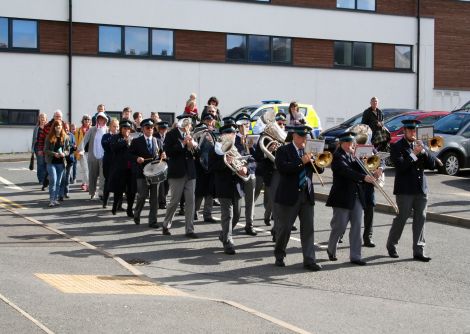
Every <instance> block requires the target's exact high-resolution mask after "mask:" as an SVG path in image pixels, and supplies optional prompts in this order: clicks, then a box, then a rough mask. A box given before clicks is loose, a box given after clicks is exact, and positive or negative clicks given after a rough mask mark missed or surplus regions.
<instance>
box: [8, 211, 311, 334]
mask: <svg viewBox="0 0 470 334" xmlns="http://www.w3.org/2000/svg"><path fill="white" fill-rule="evenodd" d="M5 209H6V210H7V211H10V212H11V213H13V214H16V215H18V216H20V217H22V218H24V219H26V220H29V221H30V222H32V223H34V224H36V225H39V226H42V227H44V228H45V229H48V230H50V231H52V232H54V233H57V234H59V235H61V236H62V237H64V238H67V239H70V240H73V241H75V242H77V243H79V244H80V245H82V246H84V247H86V248H88V249H92V250H94V251H96V252H98V253H101V254H103V255H104V256H107V257H109V258H111V259H113V260H115V261H116V262H118V263H119V264H120V265H121V266H123V267H124V268H126V269H127V270H129V271H130V272H131V273H133V274H134V275H135V276H137V277H139V278H140V279H144V280H149V281H150V282H153V281H154V280H153V279H152V278H150V277H148V276H147V275H145V274H144V273H142V272H141V271H139V270H138V269H136V268H134V266H133V265H131V264H129V263H127V262H126V261H124V260H123V259H122V258H120V257H119V256H117V255H114V254H112V253H110V252H108V251H106V250H104V249H102V248H99V247H96V246H94V245H92V244H90V243H88V242H86V241H82V240H80V239H79V238H77V237H72V236H71V235H69V234H67V233H65V232H62V231H61V230H58V229H56V228H54V227H52V226H49V225H48V224H46V223H43V222H41V221H39V220H36V219H34V218H31V217H28V216H25V215H23V214H21V213H19V212H18V211H16V210H13V209H10V208H5ZM160 284H161V283H160ZM162 285H163V286H165V288H167V289H175V288H173V287H171V286H168V285H165V284H162ZM175 290H176V291H178V292H179V293H183V294H184V292H183V291H181V290H178V289H175ZM0 297H1V295H0ZM187 297H190V298H195V299H205V300H210V301H214V302H219V303H220V302H221V303H224V304H227V305H230V306H232V307H235V308H237V309H239V310H242V311H244V312H247V313H250V314H252V315H254V316H257V317H259V318H261V319H264V320H267V321H269V322H271V323H273V324H276V325H278V326H280V327H282V328H285V329H287V330H290V331H292V332H295V333H299V334H310V332H308V331H306V330H304V329H302V328H299V327H296V326H294V325H292V324H289V323H287V322H285V321H282V320H280V319H277V318H274V317H272V316H270V315H268V314H265V313H262V312H260V311H257V310H255V309H252V308H249V307H247V306H244V305H242V304H239V303H237V302H234V301H231V300H225V299H217V298H206V297H202V296H197V295H191V294H188V295H187ZM33 322H34V321H33ZM37 325H38V326H39V324H37ZM43 330H44V329H43ZM46 330H47V328H46ZM46 333H48V334H54V333H53V332H51V331H49V332H46Z"/></svg>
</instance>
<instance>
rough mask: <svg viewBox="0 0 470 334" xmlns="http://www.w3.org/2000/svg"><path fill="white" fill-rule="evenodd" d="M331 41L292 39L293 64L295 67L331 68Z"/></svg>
mask: <svg viewBox="0 0 470 334" xmlns="http://www.w3.org/2000/svg"><path fill="white" fill-rule="evenodd" d="M333 43H334V42H333V41H330V40H319V39H307V38H294V39H293V53H294V59H293V64H294V65H297V66H312V67H333Z"/></svg>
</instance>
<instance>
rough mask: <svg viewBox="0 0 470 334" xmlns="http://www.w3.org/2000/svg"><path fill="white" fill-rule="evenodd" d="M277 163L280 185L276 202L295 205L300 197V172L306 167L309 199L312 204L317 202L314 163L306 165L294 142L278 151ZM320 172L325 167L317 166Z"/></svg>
mask: <svg viewBox="0 0 470 334" xmlns="http://www.w3.org/2000/svg"><path fill="white" fill-rule="evenodd" d="M275 164H276V167H277V169H278V170H279V175H280V178H279V185H278V187H277V190H276V198H275V202H276V203H279V204H282V205H294V204H295V203H296V202H297V199H298V198H299V192H301V191H302V189H299V174H300V172H301V171H302V169H304V168H305V172H306V176H307V184H308V185H307V186H308V199H309V202H310V204H312V205H314V204H315V198H314V189H313V182H312V175H313V173H314V171H313V167H312V164H310V163H307V164H305V165H304V163H303V162H302V159H301V158H300V157H299V154H298V153H297V149H296V148H295V146H294V144H293V143H289V144H287V145H283V146H281V147H279V148H278V149H277V151H276V159H275ZM316 168H317V171H318V173H319V174H321V173H323V170H324V169H323V168H320V167H316Z"/></svg>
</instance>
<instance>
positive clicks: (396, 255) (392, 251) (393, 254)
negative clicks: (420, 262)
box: [388, 250, 400, 259]
mask: <svg viewBox="0 0 470 334" xmlns="http://www.w3.org/2000/svg"><path fill="white" fill-rule="evenodd" d="M388 255H389V256H390V257H392V258H394V259H398V258H399V257H400V256H399V255H398V253H397V251H396V250H389V251H388Z"/></svg>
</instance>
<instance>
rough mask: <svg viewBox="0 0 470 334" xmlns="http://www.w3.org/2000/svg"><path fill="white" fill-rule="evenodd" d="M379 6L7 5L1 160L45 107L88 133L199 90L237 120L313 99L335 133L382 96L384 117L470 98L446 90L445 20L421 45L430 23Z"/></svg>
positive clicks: (92, 0) (29, 1)
mask: <svg viewBox="0 0 470 334" xmlns="http://www.w3.org/2000/svg"><path fill="white" fill-rule="evenodd" d="M285 2H288V1H285ZM69 4H71V5H72V7H71V8H72V10H71V13H72V27H73V28H72V37H71V39H70V40H71V44H72V51H73V52H72V55H70V54H69V53H68V48H69V45H70V41H69V37H70V36H69V35H68V32H69V23H70V17H69V14H70V11H69V9H70V8H69ZM377 5H378V4H375V3H374V10H371V11H370V10H354V9H352V10H342V9H341V8H337V7H336V8H331V9H325V8H311V7H299V6H289V5H276V4H275V3H274V1H273V3H269V2H267V3H266V2H265V1H224V0H134V1H132V2H129V1H125V0H74V1H70V2H69V1H68V0H15V1H2V2H0V73H1V75H2V80H0V91H1V92H2V94H0V121H1V123H0V153H8V152H25V151H28V150H30V149H31V135H32V130H33V127H34V126H33V125H32V124H31V120H32V119H33V118H34V117H33V115H34V113H35V112H36V113H37V112H38V111H40V112H45V113H46V114H47V115H48V118H49V119H50V118H51V117H52V115H53V112H54V110H56V109H61V110H62V111H63V113H64V118H65V120H69V121H71V122H73V123H75V124H78V125H79V123H80V119H81V117H82V115H83V114H91V115H93V114H94V113H95V112H96V106H97V105H98V104H100V103H103V104H105V106H106V109H107V110H108V111H113V112H119V111H121V110H122V109H123V108H124V107H126V106H131V107H132V109H133V110H134V111H139V112H142V113H143V115H144V118H145V117H149V116H150V112H152V111H156V112H160V113H175V114H176V115H178V114H180V113H182V111H183V109H184V105H185V102H186V99H187V98H188V97H189V95H190V93H192V92H195V93H197V95H198V106H199V109H200V110H202V107H203V106H204V104H205V102H206V101H207V99H208V98H209V97H210V96H216V97H217V98H218V99H219V101H220V109H221V111H222V114H223V115H228V114H230V113H231V112H233V111H234V110H236V109H238V108H239V107H241V106H244V105H250V104H256V103H259V102H260V101H261V100H265V99H280V100H284V101H286V102H289V101H292V100H295V101H298V102H302V103H310V104H313V105H314V107H315V109H316V110H317V113H318V114H319V116H320V118H321V121H322V124H323V128H327V127H330V126H333V125H335V124H337V123H339V122H341V121H343V120H345V119H347V118H349V117H351V116H354V115H355V114H357V113H359V112H362V111H363V110H364V109H365V108H366V107H368V105H369V100H370V98H371V97H372V96H377V97H379V99H380V106H381V107H384V108H386V107H388V108H416V107H419V109H425V110H450V109H454V108H456V107H458V106H459V105H461V104H463V103H464V102H466V101H467V100H470V91H468V90H463V89H462V90H459V89H438V88H436V87H435V76H434V73H435V19H434V18H432V17H426V18H420V19H419V22H420V29H419V30H420V33H419V35H418V19H417V18H416V17H414V16H406V15H394V14H382V13H379V12H378V11H377V8H375V6H377ZM30 20H32V21H30ZM2 22H3V25H2ZM5 22H6V25H5ZM31 22H32V23H31ZM23 23H26V24H25V25H24V27H23ZM30 23H31V24H30ZM34 23H36V31H35V30H34ZM5 26H6V27H7V32H6V34H5ZM2 27H3V28H2ZM2 29H3V32H2ZM88 32H91V33H88ZM34 34H36V36H37V38H36V44H34ZM5 36H6V38H5ZM145 36H147V37H148V39H147V40H145V39H143V37H145ZM204 36H209V37H208V38H209V40H207V39H205V37H204ZM418 36H419V37H418ZM88 37H89V40H88ZM193 37H195V38H193ZM108 38H109V40H107V39H108ZM212 38H213V39H212ZM239 40H241V41H242V42H241V43H240V45H238V46H236V48H235V47H233V45H234V44H233V43H235V44H236V43H237V41H239ZM2 41H3V42H4V44H3V47H2ZM232 42H233V43H232ZM418 42H419V47H418ZM116 43H117V44H116ZM276 43H277V44H276ZM25 45H26V47H24V46H25ZM64 45H65V47H64ZM161 45H163V46H161ZM165 45H166V46H167V47H165ZM279 45H280V47H279ZM303 45H311V46H312V47H313V49H312V50H310V49H308V50H306V49H305V48H303ZM317 45H318V46H322V45H326V47H325V48H324V49H323V48H321V49H320V48H318V49H315V46H317ZM34 46H35V47H34ZM133 46H135V48H133ZM250 47H252V48H253V49H251V50H250ZM235 49H237V50H236V51H237V52H233V51H235ZM240 49H241V53H240V52H238V51H240ZM279 50H280V51H279ZM351 50H352V51H351ZM402 50H405V52H404V53H403V54H400V51H402ZM417 50H419V55H418V51H417ZM109 51H112V52H109ZM317 51H318V54H320V55H321V56H319V57H318V59H317V58H316V56H315V54H316V52H317ZM356 51H357V53H355V52H356ZM387 51H390V52H391V53H390V54H387V56H384V57H383V59H388V58H389V60H386V61H385V60H384V63H383V64H382V65H380V62H381V59H382V58H379V57H381V56H380V55H381V54H382V53H383V52H387ZM113 52H114V53H113ZM384 54H385V53H384ZM400 55H401V56H405V58H404V59H397V58H396V57H399V56H400ZM310 56H311V57H312V58H310ZM394 57H395V58H394ZM406 57H408V59H407V58H406ZM343 62H344V63H343ZM407 62H409V64H408V65H407ZM418 62H419V71H418ZM357 64H359V65H358V66H357ZM403 64H404V67H405V68H403ZM397 66H398V68H397ZM408 66H409V67H408ZM407 67H408V68H407ZM69 69H71V72H69ZM418 72H419V73H418ZM70 83H71V91H70V92H69V84H70ZM69 106H70V107H69ZM28 111H29V112H30V114H28V116H27V117H26V116H25V117H22V115H23V114H21V113H22V112H26V113H28ZM34 120H35V118H34Z"/></svg>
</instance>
